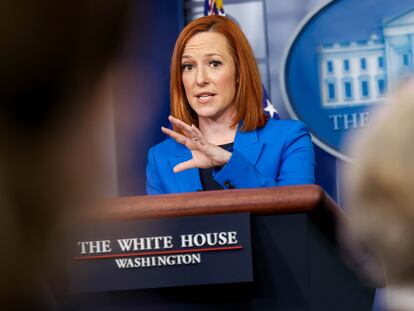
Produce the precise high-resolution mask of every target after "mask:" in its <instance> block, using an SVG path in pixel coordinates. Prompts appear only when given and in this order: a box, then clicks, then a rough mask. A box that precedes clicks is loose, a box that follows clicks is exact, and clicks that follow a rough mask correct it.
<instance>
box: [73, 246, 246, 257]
mask: <svg viewBox="0 0 414 311" xmlns="http://www.w3.org/2000/svg"><path fill="white" fill-rule="evenodd" d="M242 248H243V246H241V245H237V246H225V247H210V248H192V249H182V250H171V251H160V252H141V253H125V254H112V255H95V256H78V257H73V259H76V260H91V259H105V258H119V257H136V256H149V255H168V254H183V253H203V252H214V251H230V250H235V249H242Z"/></svg>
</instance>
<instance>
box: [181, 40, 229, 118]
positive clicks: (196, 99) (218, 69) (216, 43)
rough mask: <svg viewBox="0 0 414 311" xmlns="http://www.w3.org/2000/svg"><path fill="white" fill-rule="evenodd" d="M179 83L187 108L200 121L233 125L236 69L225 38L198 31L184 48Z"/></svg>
mask: <svg viewBox="0 0 414 311" xmlns="http://www.w3.org/2000/svg"><path fill="white" fill-rule="evenodd" d="M181 65H182V81H183V85H184V88H185V93H186V96H187V100H188V102H189V103H190V106H191V107H192V108H193V109H194V111H195V112H196V113H197V115H198V118H199V120H200V119H203V118H206V119H211V120H215V121H224V120H227V121H230V122H232V120H233V116H234V112H235V107H234V105H233V102H234V96H235V93H236V66H235V63H234V60H233V57H232V56H231V54H230V51H229V48H228V47H227V41H226V38H225V37H224V35H222V34H220V33H216V32H201V33H198V34H196V35H194V36H193V37H192V38H191V39H190V40H189V41H188V42H187V45H186V46H185V48H184V52H183V56H182V59H181Z"/></svg>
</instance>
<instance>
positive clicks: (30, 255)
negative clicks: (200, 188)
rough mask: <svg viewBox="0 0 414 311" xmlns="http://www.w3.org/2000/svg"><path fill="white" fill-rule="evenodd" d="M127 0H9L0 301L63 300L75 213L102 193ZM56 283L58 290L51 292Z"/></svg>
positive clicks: (1, 28)
mask: <svg viewBox="0 0 414 311" xmlns="http://www.w3.org/2000/svg"><path fill="white" fill-rule="evenodd" d="M130 7H131V4H130V1H126V0H70V1H67V0H61V1H52V0H38V1H19V0H18V1H14V0H13V1H11V0H5V1H3V2H2V5H1V10H0V100H1V104H0V109H1V111H0V128H1V130H0V167H1V168H0V170H1V174H0V193H1V196H0V204H1V212H0V213H1V214H0V230H1V233H0V234H1V239H0V241H1V242H0V243H1V244H0V249H1V253H2V256H1V257H0V258H1V259H0V299H1V300H0V306H2V307H3V308H2V309H3V310H6V309H7V307H11V306H13V309H22V308H28V309H36V308H42V309H49V308H55V307H58V306H59V304H60V303H61V301H60V300H59V299H60V298H61V297H59V292H60V291H61V287H63V286H64V284H62V282H60V280H59V279H58V278H57V275H55V273H54V271H55V270H56V271H61V270H60V268H62V267H59V266H58V264H57V262H58V260H57V259H58V258H57V257H58V256H62V251H63V249H62V247H63V246H62V241H63V237H64V234H65V233H66V231H67V230H69V229H70V228H71V225H72V223H71V221H70V219H71V216H70V215H69V214H68V213H69V212H72V211H76V210H77V209H78V208H80V207H82V206H86V205H88V204H89V202H91V200H92V199H94V198H95V196H98V195H99V192H100V191H101V190H100V189H101V188H100V187H101V186H102V184H101V182H100V181H101V180H102V179H103V175H102V174H103V167H102V161H101V154H100V148H101V145H100V144H101V137H100V135H101V133H100V132H99V124H100V123H99V122H100V117H101V114H102V112H103V106H102V102H103V101H104V98H103V97H104V96H105V91H104V90H105V88H106V86H107V83H106V82H107V73H108V70H109V68H110V65H111V64H113V62H114V61H115V60H116V57H117V55H118V54H119V52H120V51H121V48H122V46H123V43H124V40H125V35H126V29H128V27H127V24H128V21H129V19H130V16H129V12H130ZM51 289H53V290H51Z"/></svg>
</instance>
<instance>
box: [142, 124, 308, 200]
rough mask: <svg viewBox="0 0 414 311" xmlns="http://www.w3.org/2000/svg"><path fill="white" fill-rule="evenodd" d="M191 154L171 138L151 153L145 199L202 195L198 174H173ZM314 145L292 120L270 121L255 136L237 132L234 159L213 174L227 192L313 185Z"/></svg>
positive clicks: (195, 171)
mask: <svg viewBox="0 0 414 311" xmlns="http://www.w3.org/2000/svg"><path fill="white" fill-rule="evenodd" d="M191 157H192V156H191V152H190V150H189V149H187V147H185V146H184V145H181V144H179V143H177V142H176V141H174V140H173V139H171V138H168V139H166V140H164V141H163V142H161V143H159V144H158V145H155V146H153V147H152V148H151V149H150V150H149V152H148V163H147V172H146V173H147V193H148V194H163V193H177V192H193V191H197V190H202V185H201V181H200V175H199V170H198V168H194V169H189V170H186V171H182V172H179V173H174V172H173V168H174V166H175V165H177V164H178V163H180V162H183V161H187V160H190V159H191ZM314 165H315V164H314V152H313V145H312V142H311V139H310V136H309V133H308V131H307V130H306V128H305V126H304V124H303V123H302V122H299V121H294V120H273V119H270V120H268V121H267V123H266V125H265V126H264V127H263V128H260V129H258V130H255V131H251V132H241V131H239V130H238V131H237V133H236V137H235V139H234V146H233V152H232V156H231V158H230V160H229V162H228V163H227V164H226V165H224V166H223V167H222V169H221V170H219V171H217V172H215V173H214V174H213V176H214V178H215V179H216V180H217V182H218V183H219V184H220V185H222V186H223V188H224V189H226V188H258V187H271V186H282V185H283V186H285V185H300V184H312V183H314Z"/></svg>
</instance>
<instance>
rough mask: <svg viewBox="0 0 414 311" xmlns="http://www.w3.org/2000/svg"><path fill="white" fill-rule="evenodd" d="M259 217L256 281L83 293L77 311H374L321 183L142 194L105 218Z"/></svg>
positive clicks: (115, 203)
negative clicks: (350, 261)
mask: <svg viewBox="0 0 414 311" xmlns="http://www.w3.org/2000/svg"><path fill="white" fill-rule="evenodd" d="M240 212H249V213H250V214H251V227H252V228H251V230H252V249H253V273H254V282H253V283H243V284H225V285H223V284H221V285H202V286H192V287H189V286H186V287H175V288H160V289H145V290H128V291H120V292H104V293H93V294H81V295H77V296H74V297H72V298H71V299H70V300H71V302H70V305H72V306H73V307H74V308H75V309H77V310H92V309H100V310H123V309H126V310H132V309H134V308H136V309H138V310H315V311H316V310H317V311H321V310H347V311H348V310H353V311H356V310H371V308H372V302H373V297H374V289H372V288H368V287H365V286H364V284H362V283H361V281H360V279H359V278H358V276H357V275H356V274H355V272H354V271H353V270H351V269H350V268H349V267H348V266H347V265H346V264H345V261H346V259H344V258H343V255H342V252H341V249H340V246H339V245H338V241H337V238H336V227H337V224H338V223H339V222H341V221H346V216H345V215H344V214H343V212H342V211H341V210H340V209H339V208H338V207H337V206H336V204H335V202H334V201H333V200H332V199H331V198H330V197H329V196H328V195H327V194H326V193H325V192H324V191H323V190H322V189H321V188H320V187H319V186H316V185H306V186H289V187H273V188H263V189H240V190H225V191H206V192H196V193H185V194H168V195H157V196H136V197H123V198H117V199H113V200H111V201H109V202H107V203H106V204H105V205H104V207H103V208H100V210H99V212H97V213H96V214H94V216H93V217H94V218H95V219H98V220H99V221H101V220H102V221H108V220H109V221H111V220H116V221H119V220H130V219H139V218H164V217H177V216H190V215H192V216H194V215H209V214H223V213H240Z"/></svg>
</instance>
